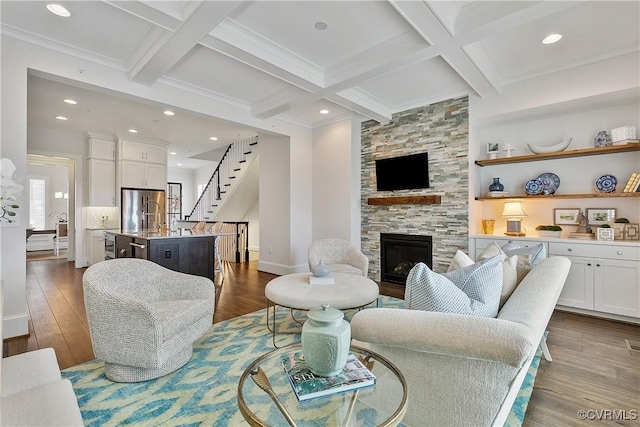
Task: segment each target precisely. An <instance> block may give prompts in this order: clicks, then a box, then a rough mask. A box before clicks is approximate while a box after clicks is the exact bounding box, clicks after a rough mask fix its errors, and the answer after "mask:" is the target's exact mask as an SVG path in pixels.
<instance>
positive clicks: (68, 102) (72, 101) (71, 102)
mask: <svg viewBox="0 0 640 427" xmlns="http://www.w3.org/2000/svg"><path fill="white" fill-rule="evenodd" d="M64 102H66V103H67V104H71V105H76V104H77V102H76V101H74V100H73V99H65V100H64Z"/></svg>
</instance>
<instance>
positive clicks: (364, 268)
mask: <svg viewBox="0 0 640 427" xmlns="http://www.w3.org/2000/svg"><path fill="white" fill-rule="evenodd" d="M320 260H322V262H323V263H324V264H326V265H327V267H329V270H331V271H332V272H337V273H351V274H359V275H362V276H364V277H367V273H368V272H369V258H367V257H366V256H365V255H364V254H363V253H362V252H360V250H359V249H358V248H356V247H355V246H354V245H353V244H352V243H351V242H350V241H348V240H342V239H320V240H316V241H314V242H313V243H311V246H309V270H311V269H312V268H313V267H315V266H316V265H317V264H318V263H319V262H320Z"/></svg>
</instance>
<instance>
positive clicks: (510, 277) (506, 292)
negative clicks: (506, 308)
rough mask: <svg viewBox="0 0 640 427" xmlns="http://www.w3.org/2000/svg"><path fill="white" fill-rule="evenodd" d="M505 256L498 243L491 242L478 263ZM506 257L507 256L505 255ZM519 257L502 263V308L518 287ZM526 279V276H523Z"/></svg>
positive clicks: (508, 257)
mask: <svg viewBox="0 0 640 427" xmlns="http://www.w3.org/2000/svg"><path fill="white" fill-rule="evenodd" d="M500 254H504V252H503V251H502V249H500V246H498V244H497V243H496V242H491V243H490V244H489V246H487V247H486V248H485V249H484V250H483V251H482V252H480V254H479V255H478V258H477V260H476V261H480V260H483V259H487V258H492V257H494V256H496V255H500ZM505 255H506V254H505ZM518 258H519V257H518V255H512V256H507V258H506V259H505V260H504V262H503V263H502V293H501V294H500V307H502V305H503V304H504V303H505V301H506V300H508V299H509V297H510V296H511V294H512V293H513V291H514V290H515V289H516V287H517V286H518V283H520V281H519V280H518ZM522 277H524V276H522Z"/></svg>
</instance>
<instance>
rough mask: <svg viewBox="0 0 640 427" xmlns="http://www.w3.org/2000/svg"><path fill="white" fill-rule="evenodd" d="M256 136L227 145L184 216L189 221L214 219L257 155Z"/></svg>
mask: <svg viewBox="0 0 640 427" xmlns="http://www.w3.org/2000/svg"><path fill="white" fill-rule="evenodd" d="M257 145H258V137H257V136H255V137H253V138H247V139H243V140H240V141H237V142H234V143H233V144H231V145H229V147H227V150H226V151H225V153H224V155H223V156H222V159H221V160H220V163H218V166H217V167H216V170H215V171H214V172H213V174H212V175H211V179H209V182H208V184H207V186H206V187H205V189H204V191H203V192H202V194H201V195H200V198H199V199H198V201H197V202H196V205H195V206H194V207H193V210H192V211H191V213H190V214H189V215H188V216H186V217H185V219H186V220H189V221H216V216H217V214H218V212H219V211H220V208H221V207H222V206H223V204H224V203H225V202H226V201H227V200H228V199H229V197H230V196H231V194H233V192H234V190H235V189H236V187H237V186H238V183H239V182H240V181H241V180H242V176H243V175H244V173H245V172H246V171H247V169H248V168H249V166H250V165H251V163H252V162H253V161H254V160H255V158H256V157H257V155H258V154H257V148H258V147H257Z"/></svg>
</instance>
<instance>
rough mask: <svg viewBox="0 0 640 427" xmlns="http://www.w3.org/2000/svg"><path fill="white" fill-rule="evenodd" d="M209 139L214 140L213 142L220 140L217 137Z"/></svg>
mask: <svg viewBox="0 0 640 427" xmlns="http://www.w3.org/2000/svg"><path fill="white" fill-rule="evenodd" d="M209 139H210V140H212V141H217V140H218V138H216V137H215V136H212V137H211V138H209Z"/></svg>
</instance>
